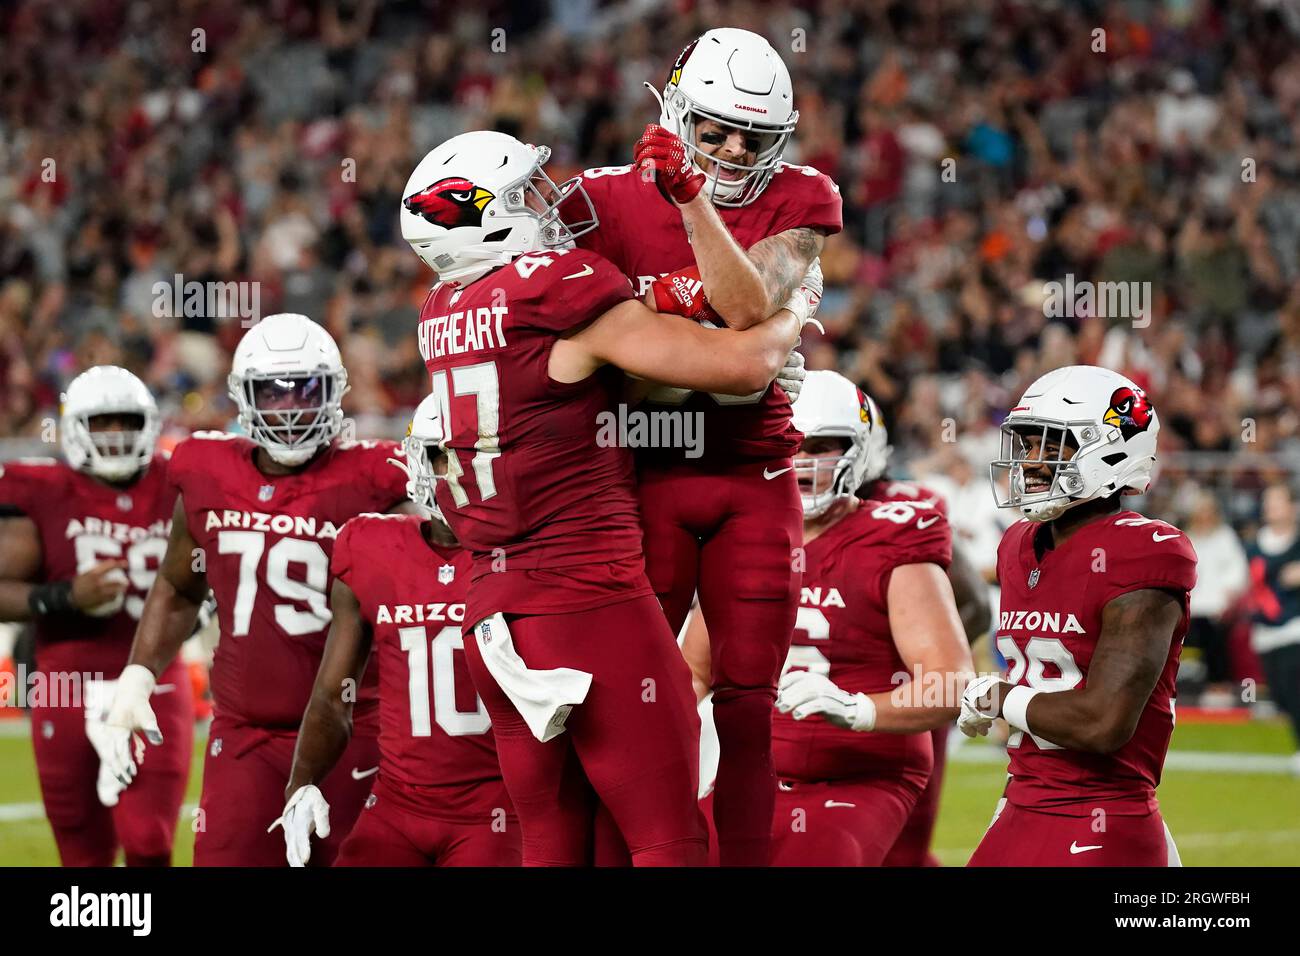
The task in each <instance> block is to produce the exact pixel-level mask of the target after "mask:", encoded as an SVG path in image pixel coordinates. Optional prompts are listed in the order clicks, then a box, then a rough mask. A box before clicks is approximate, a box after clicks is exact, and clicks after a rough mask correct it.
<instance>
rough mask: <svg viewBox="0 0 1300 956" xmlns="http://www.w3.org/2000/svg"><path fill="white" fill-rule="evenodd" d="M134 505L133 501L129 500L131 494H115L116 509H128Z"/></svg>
mask: <svg viewBox="0 0 1300 956" xmlns="http://www.w3.org/2000/svg"><path fill="white" fill-rule="evenodd" d="M134 505H135V502H134V501H132V500H131V496H130V495H118V496H117V510H118V511H130V510H131V508H132V507H133V506H134Z"/></svg>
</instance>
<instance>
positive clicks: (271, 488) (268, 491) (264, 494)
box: [257, 485, 275, 501]
mask: <svg viewBox="0 0 1300 956" xmlns="http://www.w3.org/2000/svg"><path fill="white" fill-rule="evenodd" d="M273 494H275V485H263V486H262V487H261V488H258V489H257V500H258V501H270V500H271V496H272V495H273Z"/></svg>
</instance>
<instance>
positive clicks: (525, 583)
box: [420, 249, 650, 625]
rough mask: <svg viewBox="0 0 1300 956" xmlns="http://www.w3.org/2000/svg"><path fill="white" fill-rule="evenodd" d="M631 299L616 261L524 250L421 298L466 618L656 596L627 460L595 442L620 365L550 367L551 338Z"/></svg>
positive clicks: (443, 499) (444, 503)
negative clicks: (580, 372)
mask: <svg viewBox="0 0 1300 956" xmlns="http://www.w3.org/2000/svg"><path fill="white" fill-rule="evenodd" d="M631 297H632V289H631V286H630V285H629V284H628V281H627V279H626V278H625V277H624V276H623V275H622V274H621V273H620V272H619V271H618V270H617V269H615V268H614V267H613V266H612V265H610V264H609V263H608V262H606V261H605V260H604V259H602V258H600V256H597V255H595V254H594V253H591V252H587V251H585V250H581V249H579V250H573V251H568V252H560V251H553V252H545V253H540V254H537V255H527V256H521V257H519V258H518V259H516V260H515V261H514V262H513V263H511V264H510V265H508V266H504V267H502V268H500V269H497V270H496V271H495V272H492V273H490V274H488V275H486V276H484V277H483V278H482V279H479V280H478V281H477V282H474V283H472V284H470V285H469V286H467V287H465V288H464V289H460V290H457V289H453V288H451V287H450V286H447V285H443V284H439V285H437V286H434V288H433V290H432V291H431V292H430V293H429V297H428V299H426V300H425V303H424V307H423V309H422V310H421V312H420V352H421V354H422V355H423V356H424V360H425V364H426V365H427V366H428V368H429V371H430V373H431V374H432V378H433V392H434V394H435V395H438V396H440V403H441V405H442V408H443V416H444V418H445V419H446V420H447V421H449V422H450V425H449V426H448V427H449V430H450V433H451V438H450V440H449V441H448V442H447V448H448V450H449V451H451V452H453V453H454V454H453V455H452V456H450V461H449V469H448V476H447V478H448V480H446V481H439V482H438V489H437V496H438V505H439V507H440V508H441V509H442V511H443V514H445V515H446V516H447V520H448V522H449V523H450V525H451V527H452V530H453V531H455V532H456V537H457V538H458V539H459V540H460V541H461V543H462V544H464V546H465V547H466V548H468V549H469V551H470V553H471V554H473V556H474V575H473V581H474V587H473V588H472V589H471V592H470V596H469V604H470V609H469V610H470V613H469V617H468V618H467V622H466V623H467V625H472V624H475V623H477V622H478V621H479V620H481V619H482V618H483V617H486V616H488V615H490V614H493V613H496V612H498V611H502V612H510V613H516V614H549V613H563V612H568V611H582V610H589V609H591V608H595V607H600V606H603V605H605V604H609V603H612V602H613V601H616V600H626V599H628V598H630V597H636V596H638V595H640V594H648V593H650V590H649V584H648V582H647V581H646V580H645V570H644V562H643V560H642V557H641V526H640V521H639V517H638V513H637V505H636V494H635V489H634V486H633V472H632V459H631V456H630V454H629V453H628V451H627V449H625V448H619V447H615V446H614V445H613V444H611V443H602V442H601V441H600V435H601V429H600V423H601V419H600V416H601V413H608V412H613V411H614V409H615V405H616V402H617V401H618V396H619V393H620V388H621V384H622V373H620V372H619V371H618V370H617V369H613V368H609V367H606V368H603V369H600V370H599V371H597V372H596V374H594V375H592V376H591V377H589V378H587V379H586V380H584V381H581V382H575V383H572V384H561V383H559V382H555V381H552V379H551V378H550V376H549V375H548V374H547V362H548V359H549V357H550V353H551V346H552V345H553V344H554V343H555V341H556V339H558V338H559V337H560V336H562V335H563V334H565V333H566V332H568V331H569V330H571V329H575V328H579V327H581V326H582V325H584V324H586V323H588V322H590V321H591V320H592V319H595V318H598V317H599V316H600V315H602V314H604V313H605V312H606V311H608V310H609V309H611V308H613V307H614V306H615V305H618V304H619V303H620V302H623V301H625V300H626V299H630V298H631Z"/></svg>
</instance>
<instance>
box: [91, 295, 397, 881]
mask: <svg viewBox="0 0 1300 956" xmlns="http://www.w3.org/2000/svg"><path fill="white" fill-rule="evenodd" d="M346 391H347V372H346V371H345V370H344V368H343V362H342V360H341V358H340V357H339V350H338V346H336V345H335V344H334V340H333V339H331V338H330V336H329V333H328V332H326V331H325V330H324V329H323V328H321V327H320V326H319V325H317V324H316V323H315V322H313V321H312V320H311V319H309V318H307V317H306V316H304V315H294V314H287V313H286V314H280V315H269V316H267V317H266V318H265V319H263V320H262V321H260V322H258V323H257V324H256V325H255V326H253V327H252V328H251V329H249V330H248V332H246V333H245V334H244V337H243V338H242V339H241V340H240V342H239V345H238V347H237V348H236V349H235V357H234V362H233V367H232V369H231V373H230V395H231V398H232V399H233V400H234V402H235V404H236V405H237V406H238V408H239V421H240V425H241V427H242V428H243V429H244V431H245V432H246V433H247V435H248V437H247V438H244V437H240V436H236V435H231V434H226V433H224V432H198V433H196V434H194V435H192V436H190V437H189V438H187V439H186V440H185V441H183V442H181V443H180V444H179V445H177V446H176V449H175V451H174V452H173V453H172V458H171V462H170V465H169V469H168V474H169V476H170V479H171V481H172V483H173V484H174V485H175V486H176V490H177V491H178V492H179V498H178V499H177V501H176V510H175V512H174V514H173V516H172V529H171V538H170V540H169V541H168V543H167V553H166V554H165V555H164V557H163V561H162V566H161V568H160V569H159V573H158V577H157V579H156V580H155V581H154V585H153V587H152V588H151V589H150V591H149V597H148V599H147V600H146V601H145V606H144V613H143V615H142V617H141V620H140V626H139V629H138V630H137V632H136V636H135V643H134V644H133V645H132V648H131V660H130V663H129V664H128V666H127V668H126V669H125V670H124V671H123V672H122V676H121V678H120V679H119V681H118V687H117V693H116V695H115V697H114V700H113V704H112V707H111V709H110V712H109V715H108V723H109V725H110V728H111V729H112V730H113V732H114V734H115V735H116V740H115V741H114V748H113V752H114V760H113V762H112V763H113V767H114V769H115V771H116V773H117V774H118V775H119V777H120V778H121V779H122V780H123V782H129V781H130V779H131V776H132V775H133V774H134V772H135V763H134V760H133V756H134V754H139V753H140V752H141V751H142V749H143V746H142V744H140V743H139V738H138V736H137V734H138V733H143V734H144V736H145V737H146V738H148V739H151V740H152V741H153V742H157V738H158V737H159V736H161V735H160V734H159V733H158V730H157V728H156V726H155V725H154V716H153V714H152V713H151V712H150V709H149V703H148V702H149V694H150V692H151V691H152V689H153V687H154V682H155V680H156V679H157V677H158V675H160V674H161V673H162V671H163V669H164V668H166V667H167V666H168V665H169V664H170V663H171V661H172V660H174V659H175V657H176V652H177V650H178V649H179V648H180V645H181V642H182V641H183V640H184V639H185V637H186V636H187V635H188V634H189V633H190V628H191V626H192V624H193V621H194V615H195V613H196V612H197V610H198V602H199V601H200V600H201V599H202V597H203V595H204V594H205V593H206V592H207V589H208V587H209V586H211V588H212V590H213V592H214V593H215V595H216V600H217V614H218V619H219V621H220V625H221V640H220V644H219V645H218V647H217V652H216V657H215V659H214V660H213V664H212V694H213V699H214V709H215V716H214V717H213V720H212V727H211V730H210V731H209V737H210V741H211V742H210V744H209V746H208V752H207V757H206V760H205V762H204V768H203V793H202V796H201V798H200V801H199V810H200V815H199V818H198V819H197V820H196V824H197V836H196V838H195V844H194V863H195V865H196V866H283V865H284V862H285V854H284V843H283V841H282V840H281V839H280V836H279V835H278V834H268V833H267V826H268V824H270V823H271V822H272V821H273V820H275V819H276V817H277V816H278V815H279V813H280V811H281V808H282V807H283V806H284V786H285V782H286V781H287V780H288V779H289V771H290V766H291V763H292V757H293V747H294V739H295V738H296V736H297V731H298V725H299V723H300V722H301V720H302V715H303V711H304V710H305V709H306V707H307V701H308V698H309V697H310V695H311V688H312V683H313V680H314V678H315V676H316V670H317V668H318V666H319V664H320V659H321V653H322V651H323V649H324V646H325V636H326V630H327V629H328V627H329V623H330V609H329V593H330V563H329V562H330V554H331V552H332V551H333V548H334V541H335V538H336V537H337V535H338V531H339V529H340V528H342V527H343V525H344V523H345V522H346V521H347V520H348V519H349V518H352V517H354V516H356V515H358V514H361V513H362V512H367V511H383V510H386V509H388V508H389V507H391V506H392V505H394V504H396V503H398V502H401V501H404V500H405V492H406V487H405V481H404V480H403V478H402V475H401V473H400V472H399V471H398V469H396V468H394V467H393V466H392V465H390V464H389V463H388V459H389V458H390V457H392V456H393V455H395V454H396V453H397V449H398V446H397V444H396V443H395V442H351V441H340V440H338V435H339V433H340V431H341V430H342V427H343V410H342V407H341V401H342V398H343V395H344V393H345V392H346ZM378 729H379V727H378V714H377V707H376V701H375V687H374V680H373V674H370V675H369V677H368V679H367V681H366V682H365V683H364V684H363V685H362V686H361V688H360V690H359V696H358V700H357V706H356V713H355V732H354V734H353V736H352V740H351V743H350V745H349V746H348V749H347V752H346V753H345V755H344V760H343V765H342V766H340V767H339V768H338V769H337V770H336V771H335V772H334V773H333V774H331V775H330V776H329V777H328V778H326V779H325V781H324V782H323V783H322V785H321V790H322V792H323V793H324V794H325V796H326V798H327V799H328V800H329V802H330V804H331V805H332V807H333V808H334V826H333V829H332V833H331V836H330V839H329V840H326V841H324V843H323V846H322V847H321V852H320V853H319V854H318V856H317V858H316V860H317V862H319V863H325V864H328V863H329V862H330V860H332V858H333V856H334V853H335V852H336V850H337V848H338V844H339V843H340V842H341V841H342V839H343V837H345V836H346V835H347V832H348V830H349V829H350V828H351V826H352V823H353V822H354V821H355V820H356V817H357V814H359V813H360V812H361V807H362V804H363V803H364V801H365V799H366V795H367V794H368V793H369V792H370V785H371V783H372V781H371V780H370V776H371V774H372V773H373V768H374V767H375V766H376V765H377V763H378V756H379V754H378V748H377V745H376V741H375V738H376V735H377V733H378ZM133 742H134V746H133ZM133 750H134V754H133Z"/></svg>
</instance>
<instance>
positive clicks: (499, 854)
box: [334, 780, 519, 867]
mask: <svg viewBox="0 0 1300 956" xmlns="http://www.w3.org/2000/svg"><path fill="white" fill-rule="evenodd" d="M485 789H487V790H489V791H490V792H491V793H492V794H497V795H500V793H501V783H500V781H494V782H493V784H492V785H491V786H489V787H486V788H485ZM421 799H422V798H421V795H420V794H417V793H414V792H412V791H410V790H408V789H406V788H404V787H402V786H400V785H392V786H390V785H388V784H385V783H384V781H383V780H380V781H379V782H377V783H376V784H375V789H374V792H372V793H371V794H370V797H369V799H367V800H366V808H365V810H363V811H362V812H361V817H360V818H359V819H358V820H357V823H356V826H354V827H353V828H352V832H351V833H350V834H348V838H347V839H346V840H344V841H343V846H342V847H340V848H339V855H338V858H337V859H336V860H335V861H334V865H335V866H394V867H425V866H518V865H519V821H518V820H517V819H516V818H515V817H514V816H513V815H511V814H510V813H509V812H508V810H507V809H506V808H505V807H499V806H498V807H489V806H484V808H483V814H482V816H481V817H479V818H476V819H472V820H471V819H467V818H463V817H462V818H460V819H452V818H451V817H448V818H447V819H441V818H438V817H435V816H431V815H430V813H429V812H428V811H429V810H436V809H437V808H434V807H421V805H420V803H421ZM496 802H498V803H500V802H503V801H496Z"/></svg>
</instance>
